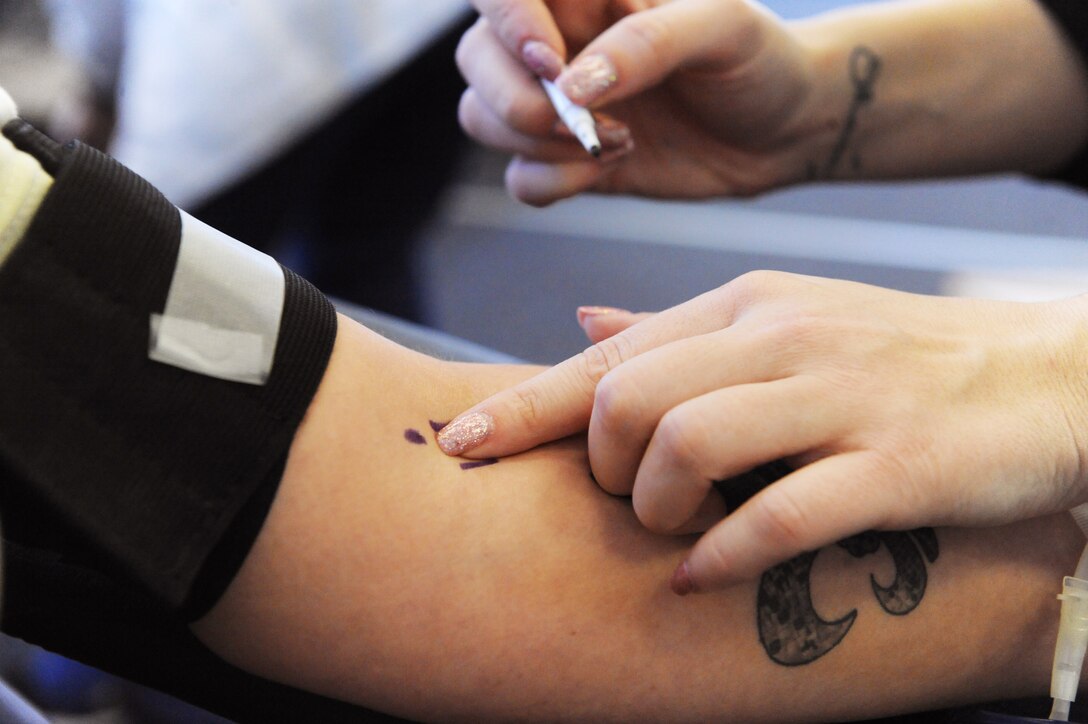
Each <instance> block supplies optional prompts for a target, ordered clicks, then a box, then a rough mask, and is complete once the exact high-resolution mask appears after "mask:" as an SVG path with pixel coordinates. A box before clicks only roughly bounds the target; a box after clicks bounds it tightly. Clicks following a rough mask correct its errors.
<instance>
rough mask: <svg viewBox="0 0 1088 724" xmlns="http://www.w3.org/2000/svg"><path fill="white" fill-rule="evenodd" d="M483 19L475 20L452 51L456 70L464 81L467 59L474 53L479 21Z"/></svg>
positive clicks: (467, 65)
mask: <svg viewBox="0 0 1088 724" xmlns="http://www.w3.org/2000/svg"><path fill="white" fill-rule="evenodd" d="M481 22H483V21H477V22H476V23H475V24H473V26H472V27H471V28H469V29H468V30H466V31H465V34H464V35H462V36H461V39H460V40H458V41H457V49H456V50H455V51H454V53H453V59H454V62H456V63H457V68H458V70H460V71H461V77H463V78H464V79H465V80H466V81H467V80H468V69H469V67H470V66H469V61H470V60H471V58H472V56H473V55H474V50H473V48H475V46H476V44H477V42H478V38H479V34H480V32H481V31H480V23H481Z"/></svg>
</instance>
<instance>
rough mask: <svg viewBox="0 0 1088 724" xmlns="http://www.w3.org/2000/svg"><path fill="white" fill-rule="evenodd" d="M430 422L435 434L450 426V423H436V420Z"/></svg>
mask: <svg viewBox="0 0 1088 724" xmlns="http://www.w3.org/2000/svg"><path fill="white" fill-rule="evenodd" d="M428 422H430V423H431V429H432V430H434V431H435V432H438V431H439V430H441V429H442V428H444V427H445V426H446V425H448V424H450V423H449V422H435V421H434V420H428Z"/></svg>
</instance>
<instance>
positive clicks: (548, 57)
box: [521, 40, 563, 80]
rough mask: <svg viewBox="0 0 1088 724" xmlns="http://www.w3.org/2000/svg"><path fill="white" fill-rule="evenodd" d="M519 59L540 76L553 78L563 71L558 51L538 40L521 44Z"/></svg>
mask: <svg viewBox="0 0 1088 724" xmlns="http://www.w3.org/2000/svg"><path fill="white" fill-rule="evenodd" d="M521 59H522V60H523V61H524V62H525V65H527V66H529V70H531V71H533V72H534V73H536V74H537V75H538V76H540V77H541V78H547V79H548V80H555V78H556V76H558V75H559V74H560V73H561V72H562V71H563V59H562V58H560V57H559V53H557V52H555V50H553V49H552V46H550V45H548V44H547V43H545V42H542V41H540V40H530V41H529V42H527V43H525V45H523V46H521Z"/></svg>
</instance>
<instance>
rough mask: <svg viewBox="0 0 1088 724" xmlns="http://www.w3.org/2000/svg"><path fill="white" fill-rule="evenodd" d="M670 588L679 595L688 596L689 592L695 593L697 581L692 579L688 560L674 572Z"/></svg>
mask: <svg viewBox="0 0 1088 724" xmlns="http://www.w3.org/2000/svg"><path fill="white" fill-rule="evenodd" d="M669 588H671V589H672V592H673V593H675V594H676V595H677V596H686V595H688V594H689V593H695V591H696V588H695V581H693V580H691V571H689V570H688V562H687V561H684V562H683V563H681V564H680V565H679V566H677V567H676V570H675V571H674V572H673V574H672V578H671V579H670V580H669Z"/></svg>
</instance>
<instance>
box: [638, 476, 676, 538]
mask: <svg viewBox="0 0 1088 724" xmlns="http://www.w3.org/2000/svg"><path fill="white" fill-rule="evenodd" d="M631 505H632V507H633V508H634V510H635V517H636V518H638V520H639V522H640V523H642V525H643V526H644V527H645V528H646V529H647V530H649V531H650V532H652V533H671V532H672V530H673V526H671V525H670V524H669V523H668V521H667V520H666V518H665V516H664V515H663V514H662V511H661V507H660V505H659V501H657V500H655V499H653V497H651V495H650V494H647V493H645V492H644V491H643V489H642V488H641V487H639V486H637V485H636V486H635V490H634V495H633V496H632V498H631Z"/></svg>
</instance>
